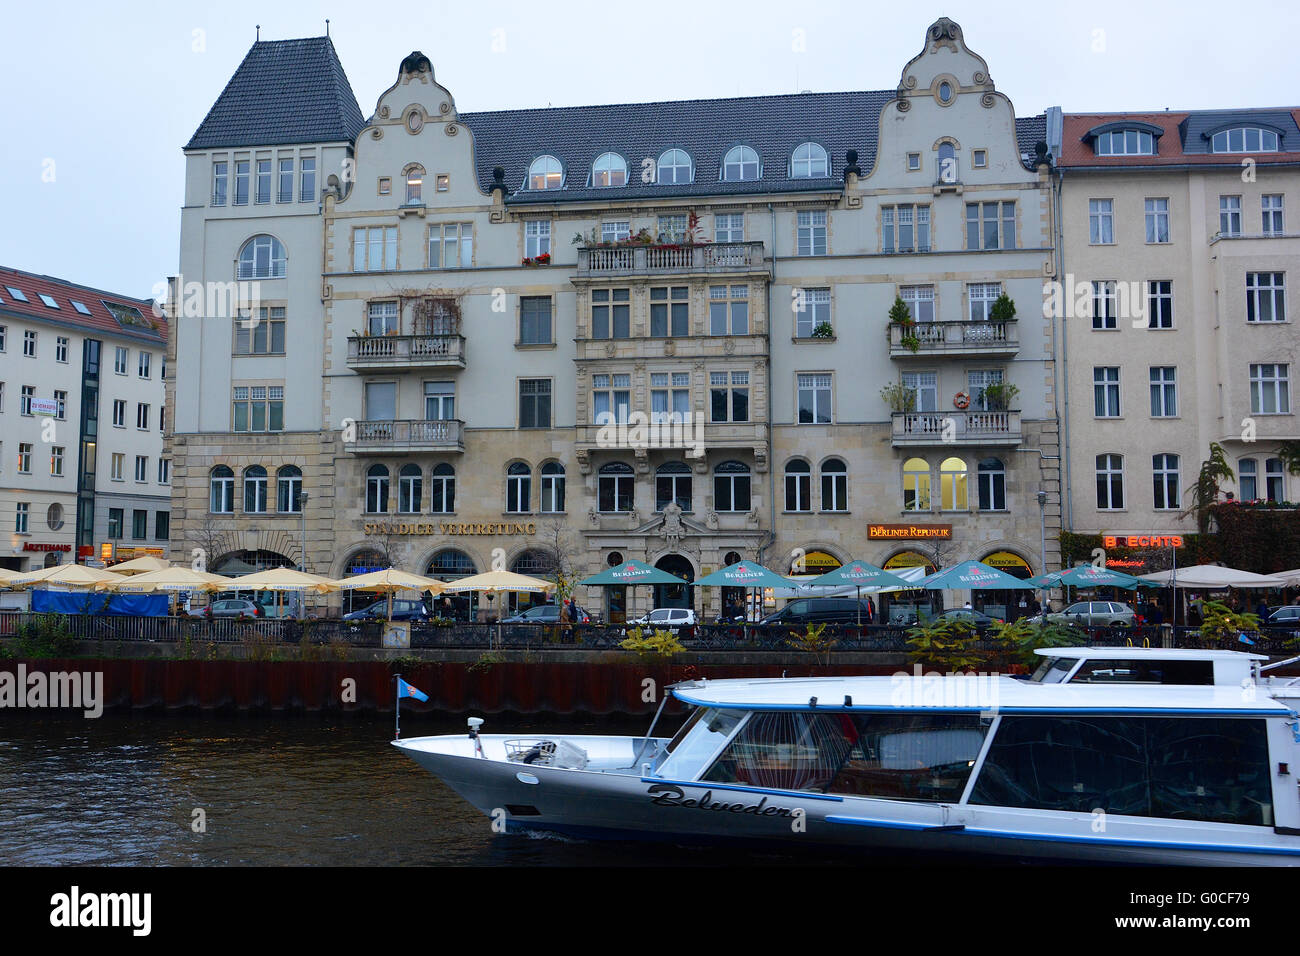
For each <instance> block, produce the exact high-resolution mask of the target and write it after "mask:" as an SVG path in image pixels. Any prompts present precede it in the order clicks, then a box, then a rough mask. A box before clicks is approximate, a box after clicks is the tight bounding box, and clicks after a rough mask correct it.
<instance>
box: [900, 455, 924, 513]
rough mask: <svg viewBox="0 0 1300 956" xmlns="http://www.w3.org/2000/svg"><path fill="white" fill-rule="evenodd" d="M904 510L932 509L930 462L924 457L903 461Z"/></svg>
mask: <svg viewBox="0 0 1300 956" xmlns="http://www.w3.org/2000/svg"><path fill="white" fill-rule="evenodd" d="M903 510H904V511H929V510H930V463H929V462H928V461H926V460H925V459H924V458H909V459H908V460H907V461H905V462H903Z"/></svg>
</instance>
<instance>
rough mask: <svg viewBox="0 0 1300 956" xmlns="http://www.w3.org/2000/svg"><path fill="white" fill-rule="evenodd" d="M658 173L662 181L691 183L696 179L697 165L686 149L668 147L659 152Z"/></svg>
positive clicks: (667, 182)
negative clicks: (693, 162)
mask: <svg viewBox="0 0 1300 956" xmlns="http://www.w3.org/2000/svg"><path fill="white" fill-rule="evenodd" d="M657 173H658V181H659V182H660V183H665V184H674V183H689V182H693V181H694V179H695V166H694V164H692V162H691V157H690V154H689V153H687V152H686V151H685V150H681V149H668V150H664V152H662V153H660V154H659V163H658V169H657Z"/></svg>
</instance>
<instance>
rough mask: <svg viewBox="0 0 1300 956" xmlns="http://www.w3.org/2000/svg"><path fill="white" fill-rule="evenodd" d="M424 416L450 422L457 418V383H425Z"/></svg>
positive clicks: (434, 420) (426, 418) (433, 420)
mask: <svg viewBox="0 0 1300 956" xmlns="http://www.w3.org/2000/svg"><path fill="white" fill-rule="evenodd" d="M424 417H425V420H426V421H431V422H449V421H453V420H454V419H455V418H456V383H455V382H425V383H424Z"/></svg>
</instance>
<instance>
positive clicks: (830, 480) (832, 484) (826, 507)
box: [822, 458, 849, 511]
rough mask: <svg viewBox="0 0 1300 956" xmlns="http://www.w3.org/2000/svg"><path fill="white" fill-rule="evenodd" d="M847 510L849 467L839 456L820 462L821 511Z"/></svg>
mask: <svg viewBox="0 0 1300 956" xmlns="http://www.w3.org/2000/svg"><path fill="white" fill-rule="evenodd" d="M848 510H849V469H848V466H846V465H845V464H844V462H843V461H841V460H840V459H839V458H828V459H826V461H824V462H822V511H848Z"/></svg>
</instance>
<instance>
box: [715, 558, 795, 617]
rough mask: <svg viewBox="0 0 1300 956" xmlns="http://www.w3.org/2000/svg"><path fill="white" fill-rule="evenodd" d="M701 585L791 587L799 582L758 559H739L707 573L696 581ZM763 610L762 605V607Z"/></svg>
mask: <svg viewBox="0 0 1300 956" xmlns="http://www.w3.org/2000/svg"><path fill="white" fill-rule="evenodd" d="M695 583H696V584H698V585H699V586H700V587H723V588H790V587H798V586H799V585H798V583H797V582H795V581H791V580H790V579H789V578H786V577H782V576H781V575H779V574H777V573H776V572H775V571H772V570H769V569H768V568H765V567H763V566H762V565H761V564H759V563H758V562H757V561H737V562H736V563H735V564H729V565H727V566H726V567H725V568H722V569H721V570H718V571H714V572H713V573H712V574H706V575H705V576H704V577H702V578H700V579H699V580H698V581H696V582H695ZM760 611H761V607H760Z"/></svg>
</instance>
